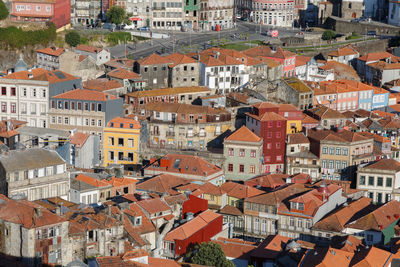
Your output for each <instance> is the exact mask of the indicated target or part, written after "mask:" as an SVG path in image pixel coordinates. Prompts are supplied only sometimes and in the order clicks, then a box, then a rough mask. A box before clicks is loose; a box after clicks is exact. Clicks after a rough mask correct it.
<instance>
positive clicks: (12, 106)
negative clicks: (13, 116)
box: [10, 103, 17, 113]
mask: <svg viewBox="0 0 400 267" xmlns="http://www.w3.org/2000/svg"><path fill="white" fill-rule="evenodd" d="M10 107H11V113H16V112H17V104H16V103H11V105H10Z"/></svg>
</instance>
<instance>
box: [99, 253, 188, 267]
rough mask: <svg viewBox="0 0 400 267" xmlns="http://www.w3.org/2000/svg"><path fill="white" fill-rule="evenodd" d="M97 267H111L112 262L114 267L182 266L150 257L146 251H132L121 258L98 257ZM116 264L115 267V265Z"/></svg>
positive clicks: (167, 260)
mask: <svg viewBox="0 0 400 267" xmlns="http://www.w3.org/2000/svg"><path fill="white" fill-rule="evenodd" d="M93 261H94V262H95V263H94V264H96V266H99V267H111V266H110V261H112V267H114V266H125V265H141V266H144V267H146V266H148V267H151V266H169V267H179V266H181V265H180V264H179V263H178V262H176V261H174V260H171V259H163V258H156V257H149V254H148V253H147V252H146V250H138V249H135V250H131V251H128V252H127V253H125V254H124V255H121V256H104V257H96V258H95V259H94V260H93ZM113 264H115V265H113Z"/></svg>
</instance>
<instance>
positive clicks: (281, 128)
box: [246, 103, 287, 173]
mask: <svg viewBox="0 0 400 267" xmlns="http://www.w3.org/2000/svg"><path fill="white" fill-rule="evenodd" d="M278 112H279V107H278V106H276V105H273V104H270V103H261V104H259V105H255V106H253V112H252V113H251V114H250V113H247V114H246V115H247V116H246V127H247V128H249V129H250V130H251V131H253V132H254V133H255V134H257V135H258V136H260V137H261V138H262V139H263V140H264V145H263V153H264V155H263V169H264V172H265V173H277V172H281V171H283V167H284V159H285V139H286V124H287V120H286V119H285V118H284V117H283V116H281V115H279V114H278Z"/></svg>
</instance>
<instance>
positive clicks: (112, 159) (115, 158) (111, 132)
mask: <svg viewBox="0 0 400 267" xmlns="http://www.w3.org/2000/svg"><path fill="white" fill-rule="evenodd" d="M140 128H141V125H140V123H139V122H138V121H136V120H133V119H128V118H121V117H116V118H114V119H111V120H110V121H109V122H108V123H107V127H105V128H104V164H105V165H106V166H107V165H109V164H114V163H115V164H123V165H135V164H137V163H138V160H139V157H138V156H139V155H138V153H139V151H140Z"/></svg>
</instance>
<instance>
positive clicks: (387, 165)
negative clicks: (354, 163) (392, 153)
mask: <svg viewBox="0 0 400 267" xmlns="http://www.w3.org/2000/svg"><path fill="white" fill-rule="evenodd" d="M363 168H365V169H378V170H391V171H396V172H398V171H400V162H398V161H397V160H395V159H381V160H378V161H375V162H372V163H370V164H368V165H366V166H364V167H363Z"/></svg>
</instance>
